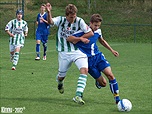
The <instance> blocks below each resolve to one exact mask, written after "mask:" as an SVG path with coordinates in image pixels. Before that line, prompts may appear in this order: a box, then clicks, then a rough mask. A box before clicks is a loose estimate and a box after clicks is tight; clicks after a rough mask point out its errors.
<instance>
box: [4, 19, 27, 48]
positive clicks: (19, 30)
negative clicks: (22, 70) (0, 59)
mask: <svg viewBox="0 0 152 114" xmlns="http://www.w3.org/2000/svg"><path fill="white" fill-rule="evenodd" d="M5 30H9V31H10V32H11V33H12V34H14V37H13V38H12V37H10V44H11V45H19V44H24V40H25V36H24V32H27V31H28V27H27V22H26V21H24V20H21V21H18V20H17V19H13V20H11V21H10V22H9V23H8V24H7V25H6V27H5Z"/></svg>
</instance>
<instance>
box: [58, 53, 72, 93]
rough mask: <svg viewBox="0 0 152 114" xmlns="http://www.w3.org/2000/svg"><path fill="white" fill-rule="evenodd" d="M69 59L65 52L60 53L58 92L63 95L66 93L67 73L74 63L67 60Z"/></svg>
mask: <svg viewBox="0 0 152 114" xmlns="http://www.w3.org/2000/svg"><path fill="white" fill-rule="evenodd" d="M68 58H69V57H68V56H67V55H66V54H65V53H64V52H59V53H58V62H59V69H58V74H57V77H56V80H57V82H58V90H59V92H60V93H61V94H63V93H64V85H63V84H64V83H63V82H64V78H65V76H66V72H67V70H68V69H69V67H70V66H71V64H72V62H70V61H69V60H67V59H68Z"/></svg>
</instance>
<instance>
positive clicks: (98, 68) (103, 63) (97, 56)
mask: <svg viewBox="0 0 152 114" xmlns="http://www.w3.org/2000/svg"><path fill="white" fill-rule="evenodd" d="M101 22H102V17H101V16H100V15H99V14H93V15H92V16H91V19H90V28H91V29H92V31H93V32H94V36H92V37H90V38H89V39H88V40H89V43H83V42H82V39H84V38H83V37H81V36H82V35H83V34H84V32H82V31H78V32H76V33H75V34H74V35H73V36H70V37H69V38H68V39H67V40H68V41H70V42H73V43H74V44H75V45H76V46H77V47H78V48H79V49H80V50H81V51H82V52H83V53H85V54H86V55H87V56H88V69H89V71H88V72H89V74H90V75H91V76H92V77H93V78H94V79H95V80H96V83H95V84H96V87H97V88H98V89H100V88H102V87H105V86H106V83H107V82H106V79H105V78H104V77H103V76H102V75H101V72H102V73H104V74H105V76H106V77H107V78H108V80H109V85H110V89H111V92H112V94H113V95H114V99H115V102H116V104H117V103H118V102H119V101H120V98H119V89H118V83H117V81H116V78H115V77H114V74H113V73H112V70H111V67H110V64H109V62H108V61H107V60H106V58H105V57H104V55H103V53H102V52H100V51H99V49H98V46H97V44H96V42H97V40H99V42H100V44H101V45H103V46H104V47H105V48H107V49H108V50H110V51H111V52H112V54H113V55H114V56H116V57H118V56H119V53H118V52H117V51H115V50H113V49H112V48H111V47H110V45H109V44H108V43H107V42H106V40H104V39H103V37H102V33H101V29H100V28H99V27H100V25H101ZM80 39H81V41H80ZM79 41H80V42H79Z"/></svg>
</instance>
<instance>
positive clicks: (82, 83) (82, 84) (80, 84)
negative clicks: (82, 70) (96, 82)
mask: <svg viewBox="0 0 152 114" xmlns="http://www.w3.org/2000/svg"><path fill="white" fill-rule="evenodd" d="M86 82H87V75H86V74H80V76H79V78H78V83H77V90H76V96H80V97H82V94H83V91H84V89H85V86H86Z"/></svg>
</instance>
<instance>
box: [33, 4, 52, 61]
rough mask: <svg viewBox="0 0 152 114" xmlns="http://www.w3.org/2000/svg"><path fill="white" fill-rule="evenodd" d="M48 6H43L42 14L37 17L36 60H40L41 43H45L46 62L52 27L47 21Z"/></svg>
mask: <svg viewBox="0 0 152 114" xmlns="http://www.w3.org/2000/svg"><path fill="white" fill-rule="evenodd" d="M45 8H46V5H45V4H42V5H41V7H40V13H39V14H38V15H37V19H36V24H37V29H36V58H35V60H40V43H41V42H42V43H43V60H46V51H47V42H48V35H49V33H50V32H49V31H50V25H49V24H48V21H47V13H46V12H45Z"/></svg>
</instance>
